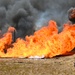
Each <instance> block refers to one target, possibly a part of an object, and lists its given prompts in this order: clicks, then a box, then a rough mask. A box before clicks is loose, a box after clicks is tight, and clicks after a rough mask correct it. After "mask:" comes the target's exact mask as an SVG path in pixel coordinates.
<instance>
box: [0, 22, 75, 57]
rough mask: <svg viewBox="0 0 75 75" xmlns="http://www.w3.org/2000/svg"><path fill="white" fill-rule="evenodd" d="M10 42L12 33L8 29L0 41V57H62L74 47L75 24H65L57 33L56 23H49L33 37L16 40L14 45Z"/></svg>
mask: <svg viewBox="0 0 75 75" xmlns="http://www.w3.org/2000/svg"><path fill="white" fill-rule="evenodd" d="M11 42H12V33H11V31H10V28H9V29H8V32H7V33H6V34H4V35H3V38H1V39H0V56H1V57H28V58H33V57H34V58H43V57H46V58H47V57H50V58H51V57H54V56H56V55H63V54H66V53H68V52H70V51H72V49H73V48H74V47H75V24H73V25H69V24H65V25H64V29H63V31H62V32H61V33H58V29H57V25H56V22H54V21H50V22H49V25H48V26H46V27H43V28H41V29H40V30H38V31H36V32H35V33H34V35H31V36H26V38H25V40H23V39H20V38H18V39H17V40H16V42H15V43H13V44H11ZM11 46H12V47H11ZM9 47H10V48H9ZM4 49H6V50H7V52H6V53H5V52H4Z"/></svg>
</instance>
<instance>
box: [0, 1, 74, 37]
mask: <svg viewBox="0 0 75 75" xmlns="http://www.w3.org/2000/svg"><path fill="white" fill-rule="evenodd" d="M71 7H75V0H0V30H2V32H3V33H4V32H6V30H7V29H8V27H9V26H13V27H15V28H16V38H17V37H22V38H24V37H25V36H26V35H31V34H33V33H34V31H36V30H38V29H40V28H41V27H42V26H44V25H47V23H48V21H49V20H55V21H56V22H57V24H58V29H59V31H61V30H62V27H63V26H62V25H63V24H64V23H66V22H67V21H68V10H69V9H70V8H71Z"/></svg>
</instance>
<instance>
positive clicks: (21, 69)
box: [0, 55, 75, 75]
mask: <svg viewBox="0 0 75 75" xmlns="http://www.w3.org/2000/svg"><path fill="white" fill-rule="evenodd" d="M74 63H75V55H72V56H65V57H55V58H51V59H23V58H0V75H75V66H74V65H75V64H74Z"/></svg>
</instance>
